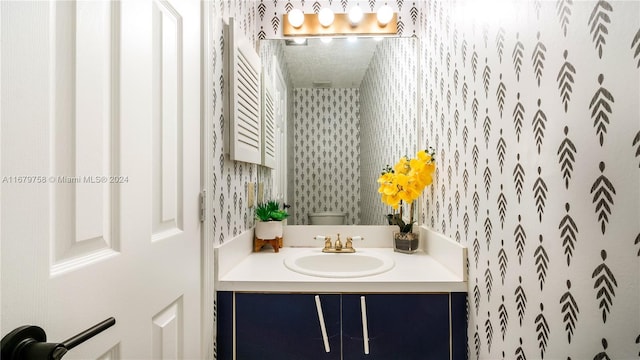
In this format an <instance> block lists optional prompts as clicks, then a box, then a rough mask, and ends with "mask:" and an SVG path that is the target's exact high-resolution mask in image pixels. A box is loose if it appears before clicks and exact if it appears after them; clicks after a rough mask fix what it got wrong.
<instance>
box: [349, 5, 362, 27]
mask: <svg viewBox="0 0 640 360" xmlns="http://www.w3.org/2000/svg"><path fill="white" fill-rule="evenodd" d="M363 16H364V13H363V12H362V9H361V8H360V6H358V5H356V6H353V7H352V8H351V9H349V21H351V25H358V24H359V23H360V21H362V18H363Z"/></svg>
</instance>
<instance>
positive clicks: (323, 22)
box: [282, 5, 398, 37]
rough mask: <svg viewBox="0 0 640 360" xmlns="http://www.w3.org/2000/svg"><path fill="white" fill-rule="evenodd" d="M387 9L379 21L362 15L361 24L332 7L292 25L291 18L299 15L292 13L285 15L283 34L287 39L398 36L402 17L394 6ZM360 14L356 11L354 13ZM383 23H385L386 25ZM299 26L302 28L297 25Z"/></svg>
mask: <svg viewBox="0 0 640 360" xmlns="http://www.w3.org/2000/svg"><path fill="white" fill-rule="evenodd" d="M385 6H386V5H385ZM354 8H355V6H354ZM383 8H384V6H383ZM387 8H388V10H382V14H383V16H382V19H381V20H379V18H378V14H376V13H374V12H365V13H362V19H361V20H360V22H358V23H357V24H356V23H354V21H352V19H350V17H349V14H348V13H337V14H334V13H333V11H331V9H329V8H323V9H322V10H320V11H319V12H318V14H313V13H309V14H302V15H303V19H304V20H302V21H299V19H298V20H297V22H296V21H293V22H292V19H291V18H294V20H295V17H296V16H299V13H298V11H295V12H294V10H291V11H290V12H289V13H288V14H287V13H285V14H283V15H282V20H283V21H282V35H284V36H285V37H288V36H293V37H298V36H301V37H322V36H340V37H343V36H388V35H396V34H397V33H398V16H397V14H396V13H395V12H393V10H392V9H391V7H389V6H387ZM357 11H358V10H353V12H354V13H355V12H357ZM355 20H357V19H355ZM382 20H384V21H385V23H384V24H383V22H382ZM297 24H300V26H298V27H296V26H294V25H297Z"/></svg>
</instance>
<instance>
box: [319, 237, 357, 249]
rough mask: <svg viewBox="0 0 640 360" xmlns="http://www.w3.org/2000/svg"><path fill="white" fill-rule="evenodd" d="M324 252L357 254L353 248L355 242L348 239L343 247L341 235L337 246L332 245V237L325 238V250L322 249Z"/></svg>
mask: <svg viewBox="0 0 640 360" xmlns="http://www.w3.org/2000/svg"><path fill="white" fill-rule="evenodd" d="M322 252H326V253H353V252H356V249H354V248H353V241H352V239H351V237H347V241H346V243H345V245H344V247H343V246H342V241H340V234H338V238H337V239H336V242H335V245H332V244H331V237H330V236H327V237H325V241H324V248H322Z"/></svg>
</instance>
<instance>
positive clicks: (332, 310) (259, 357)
mask: <svg viewBox="0 0 640 360" xmlns="http://www.w3.org/2000/svg"><path fill="white" fill-rule="evenodd" d="M319 297H320V303H321V308H322V312H323V315H324V316H323V317H324V321H325V326H326V332H327V338H328V343H329V352H327V351H326V350H325V347H324V342H323V337H322V331H321V327H320V321H319V319H318V311H317V308H316V302H315V296H314V295H312V294H246V293H236V294H235V306H236V352H237V358H238V359H243V360H252V359H256V360H267V359H274V360H281V359H305V360H314V359H340V357H341V340H340V295H338V294H332V295H320V296H319Z"/></svg>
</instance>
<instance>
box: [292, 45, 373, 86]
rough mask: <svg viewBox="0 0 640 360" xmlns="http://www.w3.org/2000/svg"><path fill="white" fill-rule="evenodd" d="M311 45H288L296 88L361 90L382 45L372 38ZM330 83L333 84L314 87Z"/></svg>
mask: <svg viewBox="0 0 640 360" xmlns="http://www.w3.org/2000/svg"><path fill="white" fill-rule="evenodd" d="M307 42H308V45H307V46H299V45H297V46H284V56H285V59H286V61H287V66H288V68H289V74H290V75H291V80H292V82H293V86H294V87H295V88H310V87H334V88H354V87H359V86H360V82H361V81H362V78H363V77H364V73H365V72H366V70H367V67H368V66H369V61H370V60H371V57H372V55H373V53H374V51H375V49H376V46H377V44H378V43H379V42H378V41H376V40H373V39H371V38H358V39H356V40H355V41H352V40H348V39H343V38H341V39H333V40H332V41H331V42H330V43H328V44H325V43H322V42H321V41H320V39H317V38H310V39H308V40H307ZM314 82H316V83H326V82H330V85H322V86H318V85H315V86H314Z"/></svg>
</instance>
